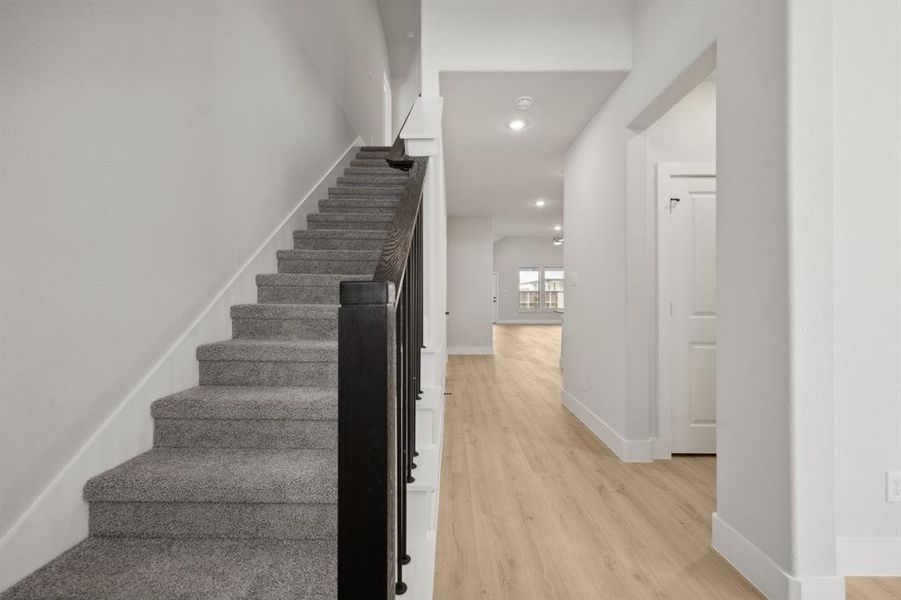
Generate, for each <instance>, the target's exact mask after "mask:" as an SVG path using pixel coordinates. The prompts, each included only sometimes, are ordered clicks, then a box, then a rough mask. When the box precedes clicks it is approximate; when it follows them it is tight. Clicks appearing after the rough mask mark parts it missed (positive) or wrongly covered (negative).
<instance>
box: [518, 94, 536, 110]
mask: <svg viewBox="0 0 901 600" xmlns="http://www.w3.org/2000/svg"><path fill="white" fill-rule="evenodd" d="M533 102H535V99H534V98H532V97H531V96H520V97H519V98H517V99H516V100H514V101H513V103H514V104H516V110H529V109H530V108H532V103H533Z"/></svg>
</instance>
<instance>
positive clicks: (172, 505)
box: [90, 502, 338, 540]
mask: <svg viewBox="0 0 901 600" xmlns="http://www.w3.org/2000/svg"><path fill="white" fill-rule="evenodd" d="M337 509H338V506H337V505H336V504H276V503H263V504H261V503H247V502H91V507H90V515H91V526H90V533H91V535H93V536H104V537H118V538H122V537H135V538H178V539H185V538H198V537H200V538H231V539H237V540H246V539H271V540H333V539H335V538H336V537H337V530H338V514H337V513H338V511H337Z"/></svg>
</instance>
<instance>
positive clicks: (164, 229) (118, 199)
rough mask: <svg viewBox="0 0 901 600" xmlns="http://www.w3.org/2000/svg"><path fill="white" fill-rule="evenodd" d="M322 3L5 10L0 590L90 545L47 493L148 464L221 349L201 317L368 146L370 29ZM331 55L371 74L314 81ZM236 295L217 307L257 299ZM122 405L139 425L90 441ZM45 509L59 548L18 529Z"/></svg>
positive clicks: (75, 508) (380, 49)
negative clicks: (322, 185) (341, 52)
mask: <svg viewBox="0 0 901 600" xmlns="http://www.w3.org/2000/svg"><path fill="white" fill-rule="evenodd" d="M317 4H318V3H293V2H292V3H284V4H279V3H258V2H228V3H221V2H155V1H154V2H151V1H147V2H129V3H120V2H16V1H9V2H7V1H4V2H3V3H2V4H0V76H2V84H0V88H2V89H0V94H2V98H0V120H2V122H3V124H4V125H3V129H4V131H3V139H2V145H0V169H2V172H0V179H2V219H0V244H2V252H0V260H2V273H3V276H2V280H0V298H2V300H0V310H2V317H0V368H2V376H0V403H2V409H0V412H2V414H3V418H2V419H0V440H2V452H0V473H2V474H3V475H2V477H0V535H2V534H5V535H4V536H3V537H2V539H0V551H2V559H3V561H4V562H3V564H2V565H0V572H2V573H3V574H4V577H3V578H2V581H0V588H2V587H4V584H8V583H11V582H12V580H7V579H6V577H10V578H12V577H14V576H15V575H16V573H14V572H13V568H12V567H10V566H9V565H8V564H7V563H6V562H5V560H6V558H8V557H15V558H16V560H18V559H19V557H22V556H26V555H27V557H26V558H27V560H30V561H32V563H33V562H34V561H38V560H39V557H40V556H41V555H43V556H44V557H45V558H44V559H45V560H46V558H49V557H50V556H52V555H53V554H55V553H56V552H58V551H60V550H62V549H64V547H65V546H62V547H59V546H60V545H62V544H71V543H73V542H74V541H76V540H77V539H78V537H79V536H80V535H83V534H84V533H85V532H86V523H87V511H86V508H85V504H84V502H83V501H82V499H81V494H80V485H81V484H83V482H84V477H83V476H81V475H79V476H78V477H77V479H78V481H77V482H76V483H74V484H72V485H70V486H69V487H68V488H67V489H66V490H65V491H64V492H65V493H62V495H60V494H58V492H59V489H60V482H61V481H63V482H65V481H68V480H67V479H66V477H67V476H70V475H71V474H72V473H76V474H79V473H81V471H79V469H80V468H82V467H84V464H82V463H79V464H78V465H76V466H77V467H78V468H74V470H73V468H70V469H68V471H66V472H61V469H63V467H64V465H67V463H68V464H69V467H72V463H69V461H70V459H72V460H76V461H77V460H80V458H79V457H80V456H82V453H81V451H83V450H84V449H85V448H88V447H91V445H92V444H93V445H94V446H98V444H100V445H102V448H101V447H99V446H98V447H97V448H95V450H97V452H99V454H97V453H95V456H99V457H100V458H99V459H98V462H96V463H92V464H94V465H95V466H96V465H100V464H103V465H104V466H111V465H110V464H109V463H110V462H118V461H119V460H124V459H125V458H128V457H129V456H130V455H133V454H134V453H136V452H138V451H140V450H141V449H143V448H146V447H148V446H149V444H150V424H151V420H150V413H149V410H148V409H147V406H146V405H147V404H149V402H150V401H152V399H153V397H155V396H158V395H162V394H165V393H171V392H174V391H177V390H178V389H180V388H183V387H187V386H190V385H193V384H196V381H197V367H196V362H195V360H194V358H193V348H190V349H189V348H181V346H179V344H181V343H182V342H184V341H185V340H186V339H187V341H188V342H191V345H192V346H193V344H194V343H196V342H199V341H213V339H215V338H216V337H217V336H219V337H221V336H222V335H223V334H225V335H227V333H228V328H229V325H230V323H229V322H228V319H227V310H223V311H222V313H223V314H222V315H221V319H220V320H221V324H219V325H217V326H216V327H212V328H201V329H197V330H195V329H196V328H195V325H196V326H199V324H198V322H195V319H197V318H198V315H201V314H207V313H206V311H207V310H208V309H209V308H210V306H211V305H210V304H209V303H210V302H211V301H212V300H214V297H215V298H221V297H220V296H217V293H225V292H224V289H225V288H224V286H226V284H230V283H233V280H232V279H231V278H232V277H237V274H239V273H241V271H240V269H241V267H242V265H244V264H245V262H246V261H248V260H249V259H250V258H251V256H252V255H253V253H254V251H255V250H256V249H258V248H259V247H260V245H261V244H263V243H264V242H265V241H267V236H269V235H270V234H273V232H274V231H276V230H278V229H279V224H280V223H281V222H282V220H283V219H285V218H286V217H287V216H288V215H289V214H292V211H295V210H296V209H297V206H298V202H299V201H301V200H302V199H303V198H304V197H306V195H307V193H308V192H310V191H311V190H312V189H313V188H315V187H316V185H317V183H318V182H319V179H320V177H321V176H323V175H324V174H326V173H328V172H329V170H330V169H331V167H332V165H333V163H334V162H335V161H336V160H337V159H339V158H340V157H341V156H342V155H343V154H344V152H345V150H346V149H347V147H348V146H349V145H350V144H351V143H352V142H353V141H354V140H355V138H357V136H358V134H359V135H360V136H362V137H364V138H365V137H369V136H371V135H379V134H380V128H381V120H380V119H378V120H375V119H374V116H373V113H372V112H371V108H370V105H374V104H378V102H379V101H380V97H381V83H380V82H379V84H378V86H374V85H372V84H371V81H370V80H369V78H368V75H367V72H368V68H366V69H361V65H362V64H363V62H365V63H368V64H369V65H370V66H371V68H372V70H373V71H374V72H378V71H379V70H381V69H384V68H385V62H384V42H383V41H382V42H381V43H379V41H378V39H377V38H378V35H377V32H378V28H379V27H380V22H379V19H378V14H377V12H375V11H374V9H373V10H370V8H369V7H368V5H367V6H364V5H362V4H360V5H359V8H360V10H359V11H358V13H355V14H357V17H356V18H355V19H356V20H353V21H352V22H351V23H349V22H348V20H347V19H345V18H344V17H342V16H341V15H339V14H337V13H327V14H325V16H323V14H324V13H321V12H317V11H321V10H323V9H321V8H320V7H317ZM304 7H308V8H309V9H310V10H311V11H313V12H312V13H310V14H305V13H304V12H303V9H304ZM283 9H284V10H283ZM334 10H339V9H334ZM366 15H369V17H367V16H366ZM314 16H315V17H317V18H324V19H326V20H325V21H321V22H319V25H318V27H317V28H316V29H315V30H314V31H308V35H309V36H312V38H313V39H310V38H303V37H298V28H299V29H301V30H302V29H304V28H305V27H307V25H306V24H305V19H308V18H312V17H314ZM345 16H346V15H345ZM370 17H371V18H370ZM367 18H369V19H370V20H369V22H366V19H367ZM328 19H331V20H328ZM361 29H366V30H367V31H370V32H371V31H375V32H376V33H373V34H371V35H367V36H360V30H361ZM336 39H343V41H342V42H341V44H342V45H343V47H344V48H345V52H346V53H347V54H346V55H345V56H346V57H347V58H348V60H350V59H349V56H350V55H353V56H355V57H359V56H363V57H365V61H363V62H360V61H359V60H358V59H356V58H355V59H354V60H353V61H350V62H352V63H353V65H352V67H351V66H348V64H347V63H346V62H342V64H344V65H345V67H347V68H345V69H344V70H343V71H341V75H340V77H339V76H334V75H333V76H332V78H331V80H330V81H326V80H325V79H323V77H322V76H321V72H325V71H327V70H328V69H327V67H331V66H334V64H332V63H329V64H328V65H326V64H322V63H320V62H317V61H318V60H319V59H320V58H321V55H318V54H313V55H311V54H309V53H308V51H307V49H308V47H312V46H315V45H316V43H317V42H318V43H322V44H331V43H337V42H335V40H336ZM342 61H343V59H342ZM342 78H343V79H342ZM339 82H340V85H338V84H339ZM333 91H334V92H335V93H338V92H340V93H342V94H347V95H353V96H354V97H355V99H354V101H353V102H350V103H348V102H347V101H346V100H344V101H339V99H338V98H336V97H335V96H334V95H333V93H332V92H333ZM283 237H284V236H283ZM279 239H280V240H281V241H282V242H283V243H286V244H289V243H290V234H288V235H287V239H282V238H279ZM265 262H266V264H267V268H269V269H271V268H273V267H274V255H273V256H272V257H269V258H267V260H266V261H265ZM246 279H247V283H248V285H244V286H243V287H241V288H240V290H239V291H238V292H235V293H234V294H232V295H231V296H229V297H234V299H235V300H238V301H253V300H254V297H253V292H254V290H253V286H252V273H250V274H247V277H246ZM242 281H243V280H242ZM226 296H228V294H226ZM205 307H206V308H205ZM198 331H199V332H200V333H198ZM180 336H181V337H180ZM195 338H199V339H195ZM173 344H175V345H173ZM176 349H178V351H177V352H175V350H176ZM182 350H184V352H182ZM173 352H174V353H173ZM161 357H168V358H166V360H165V361H163V362H162V363H158V362H157V361H159V360H160V359H161ZM151 379H152V385H150V384H148V381H150V380H151ZM126 400H127V401H128V402H130V403H131V404H130V405H129V406H132V405H133V404H134V403H135V402H138V403H143V404H142V405H141V406H140V407H139V408H140V409H141V410H139V412H140V414H141V419H140V420H137V421H134V422H133V423H130V426H129V427H125V428H120V430H117V431H115V432H113V433H110V434H104V435H103V436H101V435H100V432H101V431H102V428H103V427H104V426H105V425H107V424H109V423H110V422H111V421H109V420H108V419H110V420H113V419H115V418H118V417H117V415H120V414H122V413H121V409H122V408H123V406H125V404H124V403H126V402H125V401H126ZM129 414H130V413H129ZM98 436H99V437H98ZM104 436H105V437H104ZM100 439H102V440H104V441H103V444H106V445H103V444H101V443H100V442H99V441H98V440H100ZM85 444H87V445H85ZM79 449H81V450H79ZM89 454H90V453H89ZM73 457H74V458H73ZM92 468H93V467H92ZM88 470H90V469H88ZM96 472H97V470H94V471H93V472H90V473H84V474H87V475H92V474H95V473H96ZM66 473H68V475H66ZM82 475H83V474H82ZM51 482H52V483H51ZM64 487H65V486H64ZM48 503H49V504H48ZM47 506H52V510H50V511H49V512H47V513H46V514H48V515H51V516H52V517H53V518H55V519H56V521H55V522H54V527H55V529H48V528H47V527H44V529H41V527H43V526H44V525H46V524H47V522H48V521H47V519H36V518H31V517H29V515H32V516H34V515H38V514H42V515H43V514H44V513H41V510H43V508H42V507H47ZM29 507H30V509H29ZM26 509H29V510H30V512H28V513H26V512H25V511H26ZM44 516H46V515H44ZM14 523H17V525H16V528H14V529H15V531H14V530H13V529H11V528H12V527H13V524H14ZM36 557H38V558H36ZM37 564H40V562H38V563H37ZM17 565H18V566H17V567H16V568H17V569H19V570H20V571H21V569H22V568H25V567H26V566H27V565H26V564H25V562H20V563H17ZM33 566H37V565H36V564H33ZM22 574H24V573H22V572H19V573H18V575H19V576H21V575H22Z"/></svg>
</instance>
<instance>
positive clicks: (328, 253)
mask: <svg viewBox="0 0 901 600" xmlns="http://www.w3.org/2000/svg"><path fill="white" fill-rule="evenodd" d="M380 255H381V251H376V250H311V249H303V250H279V251H278V252H276V255H275V256H276V258H278V259H286V260H327V261H331V262H335V261H348V262H359V261H370V260H378V258H379V256H380Z"/></svg>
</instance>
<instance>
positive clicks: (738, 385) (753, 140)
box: [563, 0, 843, 600]
mask: <svg viewBox="0 0 901 600" xmlns="http://www.w3.org/2000/svg"><path fill="white" fill-rule="evenodd" d="M830 10H831V5H830V3H827V2H823V3H806V4H805V3H803V2H796V1H794V0H788V1H787V2H783V1H774V2H766V3H758V2H664V1H659V0H653V1H642V2H637V3H636V4H635V12H634V14H635V22H634V25H633V27H634V46H633V65H632V72H631V73H630V75H629V76H628V77H627V78H626V80H625V81H624V82H623V84H622V85H621V86H620V88H619V89H618V90H617V91H616V92H615V93H614V95H613V97H611V99H610V100H609V101H608V103H607V105H606V106H605V107H603V108H602V109H601V110H600V111H599V113H598V114H597V115H596V117H595V118H594V120H593V121H592V123H591V124H590V125H589V126H588V127H587V128H586V130H585V131H584V132H583V134H582V136H581V137H580V139H578V140H577V141H576V142H575V143H574V144H573V146H572V148H571V149H570V151H569V154H568V156H567V164H566V176H565V192H566V196H565V199H566V206H565V211H566V217H565V224H564V227H565V231H566V268H567V271H568V273H567V275H568V277H572V276H573V275H575V274H577V277H578V281H579V283H578V285H577V286H575V287H573V286H569V287H568V298H567V315H566V320H565V323H564V327H565V329H566V331H565V336H564V339H565V347H564V351H563V355H564V357H565V360H566V364H565V368H564V386H565V388H566V394H565V395H564V397H565V400H566V401H567V403H568V404H569V405H570V406H573V407H574V411H576V412H577V414H579V415H580V417H581V418H583V420H586V422H588V423H589V425H590V426H591V427H592V429H593V430H595V431H596V432H601V434H602V436H607V439H609V440H611V441H612V442H611V443H613V444H614V445H615V446H617V447H618V448H619V449H620V450H622V451H623V452H624V453H631V452H633V451H634V452H636V453H639V451H640V450H641V448H640V447H637V446H636V444H644V443H646V442H649V440H638V439H633V438H631V437H630V433H629V431H628V426H627V424H629V423H631V422H633V421H632V420H630V419H629V413H630V411H635V410H638V411H646V407H647V403H646V402H645V401H644V399H640V402H638V403H636V404H632V398H631V397H630V396H629V386H628V385H627V373H628V368H629V365H628V362H629V359H627V357H630V358H633V354H630V353H629V352H628V350H629V349H630V347H632V345H633V344H635V343H639V344H641V343H646V341H647V339H648V331H647V326H646V324H645V326H642V324H641V323H638V322H636V319H638V318H640V317H641V315H640V314H636V313H634V312H632V311H630V310H628V307H629V303H630V301H631V299H632V296H633V295H634V294H635V293H636V292H640V291H641V281H642V277H643V275H645V273H644V272H643V271H642V270H641V269H640V261H639V262H638V263H637V262H636V261H635V260H634V259H635V255H636V253H638V254H639V256H640V255H641V253H642V252H646V251H647V248H648V247H649V243H650V241H651V240H652V239H653V238H652V235H653V232H652V231H648V228H647V227H645V226H643V224H645V223H646V222H647V214H646V211H644V210H643V209H642V208H641V207H635V206H633V205H631V204H630V202H628V200H630V199H631V198H630V195H629V189H628V186H627V173H629V168H628V165H627V144H628V141H629V140H630V139H631V138H632V137H633V136H634V132H631V131H629V130H628V128H629V126H630V125H633V126H634V124H635V123H636V119H637V118H638V117H640V116H642V112H643V111H645V109H648V108H649V107H655V106H657V105H659V104H661V103H666V102H669V101H673V102H671V103H670V104H669V105H670V106H672V103H674V99H673V98H672V97H671V96H672V95H673V93H674V90H678V89H685V91H687V90H688V89H691V87H693V86H694V85H696V84H697V83H699V82H700V80H702V79H703V78H704V76H705V75H706V73H704V72H699V70H698V68H697V65H699V64H700V65H702V66H703V65H705V64H707V65H709V66H710V68H712V64H711V63H710V62H709V60H708V59H707V58H706V54H705V53H706V51H708V50H709V49H710V48H711V47H712V46H713V44H716V46H715V48H716V61H715V64H716V70H717V168H718V190H719V191H718V197H719V203H718V205H719V208H718V215H717V228H718V240H717V242H718V248H717V264H718V277H719V280H718V288H717V293H718V303H719V323H718V337H719V339H718V353H717V361H718V362H717V369H718V376H717V398H718V406H717V411H718V440H717V443H718V450H719V457H718V478H717V516H716V519H715V527H714V545H715V547H716V548H717V549H718V550H719V551H720V552H721V553H723V554H724V555H725V556H726V558H727V559H729V560H730V561H731V562H733V564H735V565H736V566H737V567H738V568H739V570H741V571H742V572H743V573H744V574H745V575H746V576H748V577H749V578H750V579H751V580H752V582H754V583H755V584H756V585H757V586H758V587H760V588H761V589H762V590H763V591H764V592H765V593H766V594H767V596H768V597H770V598H789V597H792V598H817V599H818V600H821V599H826V598H840V597H842V594H843V583H842V581H841V579H840V578H838V577H836V576H835V573H836V570H835V543H834V539H835V538H834V528H833V517H832V515H831V511H832V508H833V503H832V494H833V485H834V483H833V469H832V454H831V452H832V416H833V414H832V402H831V384H829V382H831V360H824V359H823V354H824V353H830V352H831V348H832V344H831V336H830V335H829V334H828V331H830V330H831V327H830V325H829V320H830V318H831V312H830V305H831V289H830V288H829V287H828V285H826V284H827V283H828V281H829V280H831V271H832V265H831V248H830V246H829V242H830V241H831V235H824V234H823V231H824V230H825V229H826V227H827V226H828V225H829V224H830V223H831V211H828V210H825V211H824V210H823V209H822V207H823V205H824V204H825V205H826V206H828V203H829V198H830V196H829V192H830V190H826V191H825V192H826V193H825V196H824V190H823V189H821V187H819V181H820V180H821V179H822V173H824V172H828V169H829V168H830V167H831V165H830V164H829V162H828V157H826V156H825V153H824V152H822V151H819V150H817V148H818V147H820V146H823V142H824V139H823V137H824V135H825V136H828V135H829V133H830V131H829V129H828V128H825V131H823V130H821V129H818V128H817V124H818V123H820V122H821V121H820V120H821V119H822V118H824V115H828V114H831V113H830V111H831V103H830V99H829V98H828V94H826V96H827V98H825V100H824V99H823V98H819V99H817V98H816V97H815V96H816V95H815V94H814V90H816V89H819V90H820V91H821V92H822V90H824V89H825V90H829V89H831V81H830V80H829V79H828V72H829V71H830V70H831V61H830V54H829V52H828V51H829V47H828V45H829V44H830V43H831V37H830V35H829V32H830V31H831V24H832V23H831V17H830V16H829V12H830ZM805 11H806V12H805ZM789 32H790V33H789ZM824 44H825V45H826V46H827V47H826V48H823V45H824ZM824 50H825V53H824ZM789 65H790V68H789ZM824 65H825V66H824ZM821 95H822V94H821ZM826 118H828V116H827V117H826ZM805 132H806V133H807V135H806V136H805V135H803V134H804V133H805ZM810 132H813V133H812V134H811V133H810ZM830 141H831V140H830V139H828V137H827V138H826V140H825V142H826V144H825V147H827V148H828V147H829V142H830ZM808 143H809V144H813V145H806V144H808ZM645 167H646V165H642V168H645ZM789 173H791V177H789ZM816 201H819V202H820V209H819V211H814V210H813V206H814V204H815V202H816ZM804 227H808V228H809V229H810V234H805V233H804V229H803V228H804ZM627 232H628V235H627ZM790 233H791V236H792V237H791V238H790V237H789V234H790ZM573 278H574V277H573ZM823 332H827V334H823ZM636 338H638V341H637V342H636ZM813 342H816V343H813ZM640 358H641V360H643V361H647V360H649V358H648V357H647V356H642V357H640ZM824 382H825V383H824ZM761 440H766V443H761ZM636 455H637V454H636ZM645 456H647V454H645Z"/></svg>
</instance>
